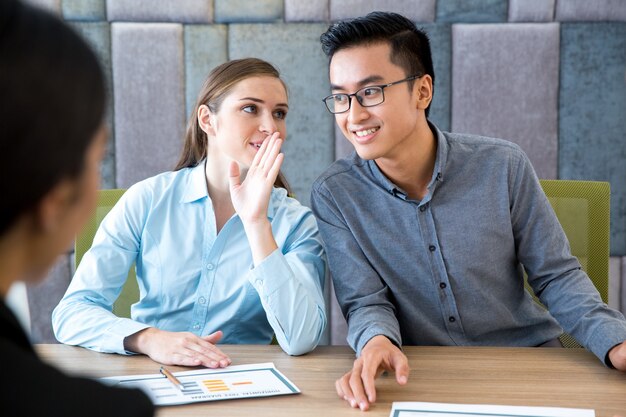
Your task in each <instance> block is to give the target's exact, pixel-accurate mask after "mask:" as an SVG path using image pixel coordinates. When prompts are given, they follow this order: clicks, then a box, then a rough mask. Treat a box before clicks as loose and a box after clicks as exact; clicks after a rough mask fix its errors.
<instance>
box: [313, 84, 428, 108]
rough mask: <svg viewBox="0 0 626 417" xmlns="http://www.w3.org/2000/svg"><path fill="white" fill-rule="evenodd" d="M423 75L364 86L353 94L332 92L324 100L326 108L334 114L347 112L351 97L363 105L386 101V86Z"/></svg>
mask: <svg viewBox="0 0 626 417" xmlns="http://www.w3.org/2000/svg"><path fill="white" fill-rule="evenodd" d="M422 75H423V74H422ZM422 75H412V76H410V77H407V78H405V79H403V80H399V81H394V82H392V83H389V84H382V85H370V86H368V87H363V88H361V89H360V90H357V91H356V92H355V93H353V94H344V93H338V94H331V95H329V96H328V97H326V98H324V99H323V100H322V101H323V102H324V104H326V108H327V109H328V111H329V112H331V113H332V114H337V113H345V112H347V111H348V110H350V105H351V104H352V100H351V97H356V99H357V100H358V101H359V104H360V105H361V106H363V107H373V106H377V105H379V104H380V103H382V102H384V101H385V88H387V87H391V86H392V85H396V84H400V83H403V82H406V81H413V80H415V79H417V78H420V77H421V76H422Z"/></svg>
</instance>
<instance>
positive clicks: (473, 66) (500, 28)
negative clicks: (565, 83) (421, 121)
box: [452, 23, 559, 178]
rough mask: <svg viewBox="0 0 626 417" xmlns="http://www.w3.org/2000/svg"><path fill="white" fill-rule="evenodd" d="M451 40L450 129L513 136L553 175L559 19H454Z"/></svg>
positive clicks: (541, 171)
mask: <svg viewBox="0 0 626 417" xmlns="http://www.w3.org/2000/svg"><path fill="white" fill-rule="evenodd" d="M452 45H453V46H452V50H453V53H452V85H453V86H454V88H453V91H452V130H453V131H455V132H464V133H474V134H479V135H485V136H493V137H499V138H503V139H507V140H510V141H512V142H515V143H517V144H518V145H520V146H521V147H522V149H523V150H524V151H525V152H526V153H527V154H528V156H529V157H530V160H531V161H532V163H533V165H534V167H535V170H536V171H537V174H538V176H539V177H540V178H556V173H557V170H556V161H557V106H558V102H557V99H558V86H559V25H558V24H557V23H546V24H532V23H521V24H515V25H510V24H495V25H466V24H459V25H453V26H452Z"/></svg>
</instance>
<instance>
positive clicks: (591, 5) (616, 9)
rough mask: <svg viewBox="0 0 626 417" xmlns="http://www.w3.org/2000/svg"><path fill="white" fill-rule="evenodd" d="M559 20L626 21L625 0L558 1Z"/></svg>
mask: <svg viewBox="0 0 626 417" xmlns="http://www.w3.org/2000/svg"><path fill="white" fill-rule="evenodd" d="M556 20H559V21H563V22H565V21H595V20H605V21H622V22H624V21H626V1H624V0H593V1H590V0H567V1H563V0H561V1H557V2H556Z"/></svg>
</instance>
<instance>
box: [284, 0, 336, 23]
mask: <svg viewBox="0 0 626 417" xmlns="http://www.w3.org/2000/svg"><path fill="white" fill-rule="evenodd" d="M329 1H330V0H316V1H311V0H285V21H286V22H326V21H327V20H328V16H329V10H328V9H329V7H330V6H329V4H328V3H329Z"/></svg>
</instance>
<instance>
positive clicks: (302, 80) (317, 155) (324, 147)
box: [228, 23, 335, 205]
mask: <svg viewBox="0 0 626 417" xmlns="http://www.w3.org/2000/svg"><path fill="white" fill-rule="evenodd" d="M326 27H327V25H325V24H315V23H301V24H291V23H289V24H274V25H266V24H256V25H247V24H245V25H244V24H242V25H238V24H235V25H231V26H230V30H229V42H228V46H229V57H230V58H231V59H234V58H242V57H247V56H257V57H259V58H262V59H265V60H267V61H269V62H271V63H272V64H274V65H276V66H277V67H278V69H279V70H280V72H281V74H282V76H283V78H284V80H285V81H286V83H287V85H288V88H289V114H288V116H287V129H288V137H287V140H286V142H285V145H284V152H285V162H284V163H283V170H284V172H285V175H286V176H287V179H288V180H289V182H290V183H291V185H292V186H293V188H294V190H295V193H296V197H297V198H298V200H300V202H302V203H303V204H306V205H308V204H309V194H310V192H311V191H310V190H311V184H312V183H313V181H314V180H315V179H316V178H317V177H318V176H319V175H320V174H321V173H322V172H323V171H324V169H325V168H326V167H327V166H328V165H330V163H331V162H332V161H333V158H334V142H335V141H334V134H333V118H332V116H331V114H330V113H328V111H327V110H326V108H325V107H324V104H323V103H322V101H321V100H322V98H323V97H325V96H327V95H328V94H329V91H330V87H329V84H328V68H327V60H326V58H325V57H324V55H323V53H322V50H321V48H320V45H319V36H320V34H321V33H322V32H323V31H324V30H325V29H326ZM277 45H280V47H277Z"/></svg>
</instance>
